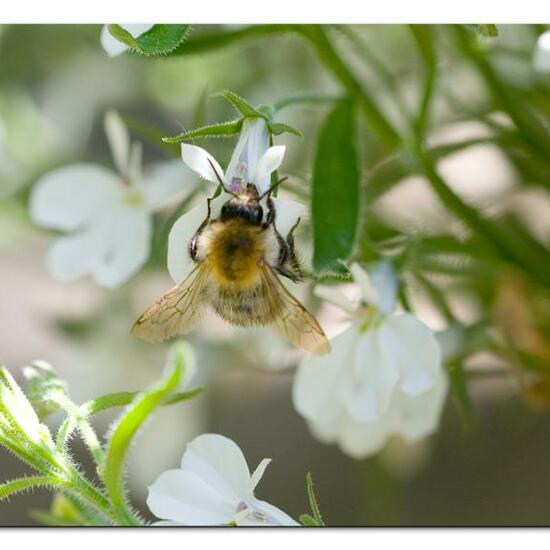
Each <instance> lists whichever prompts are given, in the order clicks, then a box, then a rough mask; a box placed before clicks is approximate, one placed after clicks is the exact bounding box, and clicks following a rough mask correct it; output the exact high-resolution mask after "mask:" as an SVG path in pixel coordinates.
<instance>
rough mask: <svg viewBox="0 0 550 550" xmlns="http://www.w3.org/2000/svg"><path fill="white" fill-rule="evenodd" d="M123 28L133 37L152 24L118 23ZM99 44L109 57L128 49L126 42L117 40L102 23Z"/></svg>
mask: <svg viewBox="0 0 550 550" xmlns="http://www.w3.org/2000/svg"><path fill="white" fill-rule="evenodd" d="M120 26H121V27H122V28H123V29H125V30H127V31H128V32H129V33H130V34H131V35H132V36H133V37H134V38H137V37H138V36H140V35H142V34H143V33H144V32H147V31H148V30H149V29H150V28H151V27H152V26H153V25H152V24H125V25H120ZM100 41H101V45H102V46H103V49H104V50H105V51H106V52H107V55H108V56H109V57H115V56H117V55H120V54H121V53H123V52H125V51H126V50H127V49H128V46H126V44H124V43H122V42H120V41H119V40H117V39H116V38H115V37H114V36H113V35H112V34H111V33H110V32H109V29H108V28H107V25H103V28H102V29H101V38H100Z"/></svg>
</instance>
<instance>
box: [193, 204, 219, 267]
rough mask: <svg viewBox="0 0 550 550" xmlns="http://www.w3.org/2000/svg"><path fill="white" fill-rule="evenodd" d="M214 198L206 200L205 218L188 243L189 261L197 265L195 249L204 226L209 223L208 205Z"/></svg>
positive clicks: (209, 212)
mask: <svg viewBox="0 0 550 550" xmlns="http://www.w3.org/2000/svg"><path fill="white" fill-rule="evenodd" d="M213 199H214V197H211V198H208V199H206V218H204V220H203V222H202V223H201V224H200V225H199V227H198V229H197V230H196V231H195V233H194V235H193V236H192V237H191V240H190V241H189V247H188V250H189V256H191V259H192V260H193V261H194V262H197V263H198V260H197V247H198V243H199V237H200V236H201V234H202V232H203V231H204V230H205V228H206V226H207V225H208V224H209V223H210V216H211V214H212V211H211V206H210V203H211V202H212V200H213Z"/></svg>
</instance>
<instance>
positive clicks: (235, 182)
mask: <svg viewBox="0 0 550 550" xmlns="http://www.w3.org/2000/svg"><path fill="white" fill-rule="evenodd" d="M284 154H285V147H284V146H282V145H275V146H272V147H269V131H268V128H267V125H266V123H265V121H264V120H263V119H262V118H255V119H249V118H246V119H245V120H244V121H243V126H242V130H241V133H240V136H239V141H238V142H237V146H236V147H235V150H234V151H233V155H232V157H231V161H230V162H229V166H228V169H227V172H226V173H225V174H224V172H223V170H222V168H221V166H220V165H219V163H218V162H217V161H216V159H215V158H214V157H213V156H212V155H210V154H209V153H208V152H207V151H205V150H204V149H202V148H201V147H197V146H195V145H188V144H185V143H184V144H182V146H181V155H182V158H183V161H184V162H185V164H187V166H189V168H191V169H192V170H194V171H195V172H196V173H197V174H199V176H201V177H202V178H204V179H206V180H208V181H209V182H212V183H214V184H216V185H218V184H219V180H218V176H219V177H220V178H221V179H222V180H223V182H224V184H225V186H226V187H227V188H228V189H229V190H230V191H231V192H233V193H238V192H239V191H240V190H242V189H243V188H244V187H245V186H246V184H247V183H253V184H254V185H256V188H257V189H258V192H259V193H260V194H262V193H265V192H266V191H267V190H268V189H269V186H270V182H271V179H270V178H271V174H272V173H273V172H274V171H275V170H277V168H279V166H280V165H281V163H282V162H283V157H284ZM227 199H228V196H227V194H224V193H222V194H220V195H219V196H218V197H216V198H215V199H214V200H213V201H212V203H211V206H212V212H211V214H212V218H216V217H217V216H218V215H219V212H220V210H221V207H222V205H223V203H224V202H225V201H227ZM272 200H273V203H274V205H275V210H276V212H277V217H276V223H277V229H278V230H279V232H280V233H281V235H283V236H285V235H286V234H287V233H288V232H289V231H290V229H291V228H292V226H293V225H294V224H295V223H296V220H297V219H298V218H299V217H300V216H303V215H304V213H305V211H306V208H305V206H304V205H303V204H300V203H298V202H296V201H293V200H289V199H280V198H273V199H272ZM264 212H265V207H264ZM205 217H206V201H202V203H201V204H199V205H198V206H195V207H194V208H192V209H191V210H189V211H188V212H186V213H185V214H184V215H183V216H181V217H180V218H179V219H178V220H177V221H176V223H175V224H174V226H173V227H172V229H171V231H170V235H169V237H168V271H169V272H170V275H171V276H172V279H174V281H175V282H177V283H179V282H180V281H181V280H182V279H183V278H185V277H186V276H187V275H188V274H189V273H190V272H191V270H192V269H193V267H194V263H193V261H192V260H191V258H190V256H189V254H188V253H187V245H188V243H189V241H190V240H191V238H192V237H193V234H194V233H195V231H196V230H197V228H198V227H199V225H200V224H201V223H202V221H203V220H204V219H205Z"/></svg>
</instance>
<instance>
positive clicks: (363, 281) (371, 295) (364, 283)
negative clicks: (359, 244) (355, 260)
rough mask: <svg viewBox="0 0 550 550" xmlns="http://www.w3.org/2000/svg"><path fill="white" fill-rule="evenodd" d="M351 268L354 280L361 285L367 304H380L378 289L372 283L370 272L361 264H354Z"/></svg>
mask: <svg viewBox="0 0 550 550" xmlns="http://www.w3.org/2000/svg"><path fill="white" fill-rule="evenodd" d="M349 270H350V271H351V274H352V276H353V280H354V281H355V282H356V283H357V284H358V285H359V288H360V289H361V293H362V294H363V300H364V301H365V302H366V303H367V304H374V305H379V304H378V298H379V297H378V293H377V292H376V289H375V287H374V285H373V284H372V281H371V280H370V277H369V275H368V273H367V272H366V271H365V270H364V269H363V268H362V267H361V266H360V265H359V264H352V265H351V266H350V268H349Z"/></svg>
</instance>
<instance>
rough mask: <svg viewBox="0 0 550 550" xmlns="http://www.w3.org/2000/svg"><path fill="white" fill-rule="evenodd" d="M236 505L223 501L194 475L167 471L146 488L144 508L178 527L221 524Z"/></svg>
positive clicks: (217, 493) (214, 488) (227, 521)
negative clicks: (147, 491) (145, 504)
mask: <svg viewBox="0 0 550 550" xmlns="http://www.w3.org/2000/svg"><path fill="white" fill-rule="evenodd" d="M237 504H238V502H233V501H231V500H227V499H226V498H224V496H222V495H220V493H219V492H218V491H217V488H216V487H215V486H211V485H209V484H208V483H207V482H206V481H205V480H203V479H201V478H200V477H199V476H197V475H196V474H195V473H194V472H191V471H185V470H168V471H167V472H163V473H162V474H161V475H160V476H159V477H158V478H157V480H156V481H155V482H154V483H153V484H152V485H151V486H150V487H149V495H148V497H147V506H148V507H149V509H150V510H151V512H153V514H155V516H157V517H159V518H161V519H164V520H170V521H173V522H176V523H179V524H182V525H224V524H227V523H229V522H230V521H232V519H233V515H234V511H235V508H236V506H237Z"/></svg>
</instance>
